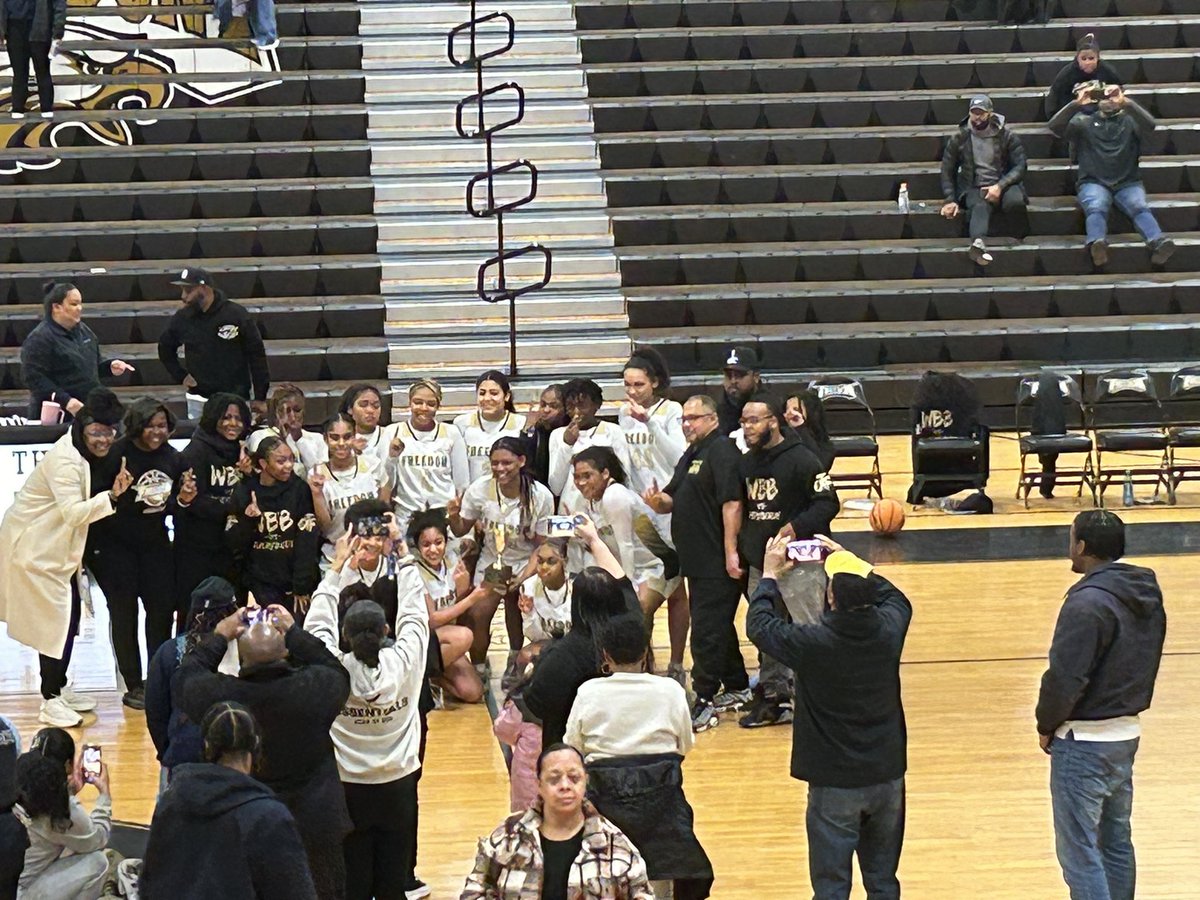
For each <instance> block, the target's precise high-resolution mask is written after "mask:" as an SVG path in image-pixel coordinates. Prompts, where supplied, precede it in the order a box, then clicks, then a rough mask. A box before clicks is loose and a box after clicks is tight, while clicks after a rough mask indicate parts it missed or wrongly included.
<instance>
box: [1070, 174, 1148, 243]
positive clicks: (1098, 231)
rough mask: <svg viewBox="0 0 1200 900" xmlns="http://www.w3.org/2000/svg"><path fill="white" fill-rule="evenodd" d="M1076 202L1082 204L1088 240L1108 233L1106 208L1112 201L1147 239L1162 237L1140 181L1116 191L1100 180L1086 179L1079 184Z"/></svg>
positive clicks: (1090, 240)
mask: <svg viewBox="0 0 1200 900" xmlns="http://www.w3.org/2000/svg"><path fill="white" fill-rule="evenodd" d="M1078 195H1079V205H1080V206H1081V207H1083V215H1084V221H1085V225H1086V228H1087V242H1088V243H1089V244H1091V243H1092V242H1094V241H1102V240H1104V238H1105V237H1106V236H1107V235H1108V211H1109V210H1110V209H1112V206H1113V204H1114V203H1116V205H1117V209H1119V210H1120V211H1121V212H1123V213H1125V215H1127V216H1129V218H1130V219H1131V220H1132V221H1133V227H1134V228H1136V229H1137V230H1138V234H1140V235H1141V236H1142V239H1143V240H1145V241H1146V243H1150V242H1151V241H1153V240H1157V239H1158V238H1160V237H1162V229H1161V228H1159V227H1158V220H1157V219H1155V218H1154V213H1152V212H1150V204H1149V203H1147V202H1146V189H1145V188H1144V187H1142V183H1141V182H1140V181H1139V182H1137V183H1136V184H1130V185H1126V186H1125V187H1123V188H1121V189H1120V190H1119V191H1117V192H1116V193H1115V194H1114V193H1113V192H1112V191H1110V190H1109V189H1108V188H1106V187H1105V186H1104V185H1102V184H1095V183H1094V182H1090V181H1089V182H1086V183H1084V184H1081V185H1079V191H1078Z"/></svg>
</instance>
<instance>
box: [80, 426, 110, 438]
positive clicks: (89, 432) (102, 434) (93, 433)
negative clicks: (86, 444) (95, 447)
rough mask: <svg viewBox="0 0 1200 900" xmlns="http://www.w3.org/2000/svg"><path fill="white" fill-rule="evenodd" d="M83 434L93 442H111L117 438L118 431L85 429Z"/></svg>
mask: <svg viewBox="0 0 1200 900" xmlns="http://www.w3.org/2000/svg"><path fill="white" fill-rule="evenodd" d="M83 434H84V436H85V437H89V438H91V439H92V440H93V441H111V440H112V439H113V438H115V437H116V436H117V433H116V431H114V430H113V429H111V428H85V429H83Z"/></svg>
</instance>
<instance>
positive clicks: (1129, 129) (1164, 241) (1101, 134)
mask: <svg viewBox="0 0 1200 900" xmlns="http://www.w3.org/2000/svg"><path fill="white" fill-rule="evenodd" d="M1097 92H1100V93H1102V96H1099V95H1098V93H1097ZM1097 101H1098V102H1097ZM1093 103H1095V107H1094V108H1093V105H1092V104H1093ZM1155 127H1156V123H1155V121H1154V119H1153V117H1152V116H1151V115H1150V113H1148V112H1146V110H1145V109H1143V108H1142V107H1141V106H1140V105H1138V103H1137V102H1136V101H1134V100H1130V99H1129V98H1128V97H1126V96H1125V92H1124V91H1122V90H1121V88H1120V87H1119V86H1118V85H1104V86H1101V87H1084V88H1082V89H1081V90H1080V91H1079V93H1078V94H1077V95H1076V96H1075V99H1074V100H1072V101H1071V102H1070V103H1068V104H1067V105H1066V106H1064V107H1063V108H1062V109H1060V110H1059V111H1058V112H1057V113H1056V114H1055V116H1054V118H1053V119H1051V120H1050V130H1051V131H1053V132H1054V133H1055V134H1057V135H1058V136H1060V137H1065V138H1066V139H1067V140H1068V141H1070V142H1071V152H1072V155H1073V156H1074V158H1075V161H1076V164H1077V166H1078V168H1079V172H1078V175H1077V177H1076V182H1075V183H1076V189H1075V190H1076V194H1077V195H1078V197H1079V205H1080V206H1081V207H1082V208H1083V214H1084V217H1085V228H1086V229H1087V248H1088V253H1090V254H1091V257H1092V264H1093V265H1094V266H1096V268H1103V267H1104V266H1105V265H1107V264H1108V211H1109V210H1110V209H1111V208H1112V206H1113V205H1114V204H1116V207H1117V209H1119V210H1121V212H1123V213H1125V215H1127V216H1129V218H1130V220H1131V221H1132V222H1133V227H1134V228H1136V229H1137V231H1138V234H1140V235H1141V236H1142V240H1144V241H1145V242H1146V246H1147V247H1149V248H1150V262H1151V263H1153V264H1154V265H1156V266H1161V265H1163V264H1164V263H1166V261H1167V260H1168V259H1170V258H1171V254H1172V253H1174V252H1175V242H1174V241H1172V240H1171V239H1170V238H1169V237H1167V236H1166V235H1165V234H1163V232H1162V229H1161V228H1159V226H1158V220H1157V219H1155V218H1154V213H1152V212H1151V211H1150V204H1149V202H1148V201H1147V200H1146V188H1145V186H1144V185H1143V184H1142V174H1141V171H1140V170H1139V169H1138V161H1139V159H1140V158H1141V154H1142V135H1145V134H1149V133H1150V132H1152V131H1154V129H1155Z"/></svg>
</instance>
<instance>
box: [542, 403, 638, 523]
mask: <svg viewBox="0 0 1200 900" xmlns="http://www.w3.org/2000/svg"><path fill="white" fill-rule="evenodd" d="M566 431H567V428H566V426H565V425H564V426H563V427H562V428H555V429H554V430H553V431H552V432H550V478H549V481H550V490H552V491H553V492H554V495H555V496H556V497H561V498H562V499H563V500H565V501H568V502H569V503H571V504H572V509H578V508H579V501H580V500H581V499H582V498H581V497H580V496H579V491H578V490H576V488H575V473H574V472H573V471H572V468H571V458H572V457H574V456H575V454H576V453H580V452H582V451H583V450H586V449H587V448H588V447H601V446H602V447H611V448H612V450H613V452H614V453H616V454H617V459H619V460H620V461H621V465H622V466H624V467H625V471H626V472H628V471H629V470H630V469H632V468H633V465H632V463H631V461H630V459H629V442H628V441H626V440H625V432H623V431H622V430H621V426H620V425H616V424H614V423H612V422H605V421H604V420H600V421H599V422H597V423H596V425H595V427H594V428H586V429H584V430H583V431H580V432H579V439H578V440H577V441H575V444H574V446H567V442H566V441H565V440H564V439H563V435H564V434H566Z"/></svg>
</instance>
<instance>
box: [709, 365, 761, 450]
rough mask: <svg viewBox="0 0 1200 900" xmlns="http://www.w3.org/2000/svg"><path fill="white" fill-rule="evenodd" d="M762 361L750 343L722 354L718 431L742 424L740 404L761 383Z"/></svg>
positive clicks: (732, 431) (729, 429) (729, 433)
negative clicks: (723, 358)
mask: <svg viewBox="0 0 1200 900" xmlns="http://www.w3.org/2000/svg"><path fill="white" fill-rule="evenodd" d="M761 373H762V361H761V360H760V359H759V358H758V354H757V353H756V352H755V351H754V348H753V347H732V348H730V350H729V352H728V353H727V354H725V368H724V373H723V374H724V380H723V381H722V384H721V388H722V390H721V399H720V401H719V404H720V405H719V406H718V407H717V415H718V417H719V418H720V422H721V434H724V435H731V434H733V433H734V432H735V431H737V430H738V429H739V428H740V427H741V425H740V423H739V422H738V419H740V418H741V416H742V407H743V406H744V405H745V404H746V401H747V400H749V399H750V398H751V397H753V396H754V394H755V393H756V392H757V391H758V389H759V387H760V386H761V384H762V374H761Z"/></svg>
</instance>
